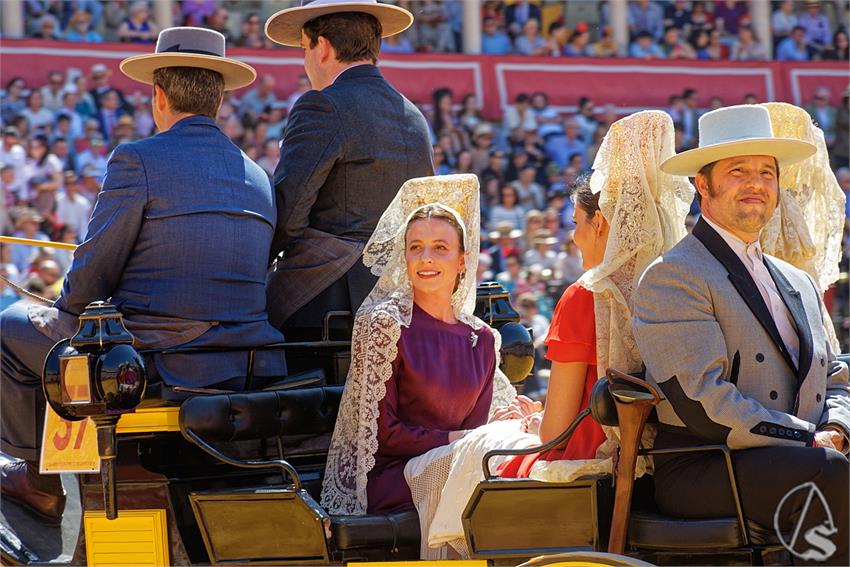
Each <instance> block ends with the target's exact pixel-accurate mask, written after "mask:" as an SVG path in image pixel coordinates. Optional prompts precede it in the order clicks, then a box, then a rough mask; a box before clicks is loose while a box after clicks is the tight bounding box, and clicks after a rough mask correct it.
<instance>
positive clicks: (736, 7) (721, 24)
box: [714, 0, 750, 37]
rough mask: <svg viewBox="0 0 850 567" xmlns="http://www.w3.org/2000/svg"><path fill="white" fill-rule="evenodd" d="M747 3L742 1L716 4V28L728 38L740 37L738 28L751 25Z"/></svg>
mask: <svg viewBox="0 0 850 567" xmlns="http://www.w3.org/2000/svg"><path fill="white" fill-rule="evenodd" d="M749 20H750V12H749V9H748V8H747V3H746V2H743V1H741V0H722V1H716V2H715V3H714V24H715V28H717V29H718V30H721V31H722V33H723V34H724V35H726V36H733V37H734V36H736V35H738V28H740V27H741V25H743V24H747V23H749Z"/></svg>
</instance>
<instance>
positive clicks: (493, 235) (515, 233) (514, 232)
mask: <svg viewBox="0 0 850 567" xmlns="http://www.w3.org/2000/svg"><path fill="white" fill-rule="evenodd" d="M488 236H489V237H490V240H496V239H497V238H505V237H507V238H519V237H520V236H522V231H521V230H520V229H518V228H514V229H511V230H510V231H509V232H502V231H500V230H492V231H490V234H488Z"/></svg>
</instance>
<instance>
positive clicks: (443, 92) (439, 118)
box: [433, 88, 454, 136]
mask: <svg viewBox="0 0 850 567" xmlns="http://www.w3.org/2000/svg"><path fill="white" fill-rule="evenodd" d="M446 97H449V98H453V97H454V93H453V92H452V90H451V89H447V88H442V89H437V90H435V91H434V94H433V102H434V133H435V134H437V135H438V136H439V135H440V134H442V133H443V130H444V129H445V128H446V126H448V125H447V124H446V122H445V120H444V118H443V113H442V112H441V111H440V102H441V101H442V100H443V99H444V98H446Z"/></svg>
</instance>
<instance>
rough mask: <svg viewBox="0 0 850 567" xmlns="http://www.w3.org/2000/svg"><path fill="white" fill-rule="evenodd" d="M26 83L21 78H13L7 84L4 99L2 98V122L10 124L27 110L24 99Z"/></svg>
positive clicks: (0, 107) (0, 115)
mask: <svg viewBox="0 0 850 567" xmlns="http://www.w3.org/2000/svg"><path fill="white" fill-rule="evenodd" d="M26 86H27V85H26V83H25V82H24V80H23V79H22V78H21V77H12V78H11V79H9V80H8V81H7V82H6V89H5V91H4V92H3V97H2V98H0V120H2V122H3V123H4V124H8V123H9V122H11V121H12V119H13V118H14V117H15V116H17V115H18V114H20V112H21V111H22V110H23V109H24V108H26V106H27V101H26V99H25V98H24V96H23V94H24V90H25V89H26Z"/></svg>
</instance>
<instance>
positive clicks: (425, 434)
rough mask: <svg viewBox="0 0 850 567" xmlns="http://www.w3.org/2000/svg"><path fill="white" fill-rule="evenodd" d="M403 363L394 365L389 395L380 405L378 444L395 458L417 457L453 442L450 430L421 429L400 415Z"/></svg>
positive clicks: (387, 383) (396, 362) (388, 386)
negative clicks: (405, 421)
mask: <svg viewBox="0 0 850 567" xmlns="http://www.w3.org/2000/svg"><path fill="white" fill-rule="evenodd" d="M399 366H400V363H399V360H398V359H396V360H395V362H393V375H392V376H391V377H390V378H389V379H388V380H387V381H386V383H385V385H386V388H387V393H386V395H385V396H384V399H383V400H381V402H380V403H379V404H378V409H379V411H380V415H379V416H378V445H379V446H380V447H381V453H382V454H384V455H387V456H393V457H415V456H416V455H421V454H422V453H425V452H427V451H430V450H431V449H433V448H434V447H440V446H442V445H446V444H448V442H449V431H448V430H446V429H439V428H430V427H419V426H413V425H408V424H406V423H404V422H403V421H402V420H401V418H400V417H399V412H398V403H399V398H398V378H399Z"/></svg>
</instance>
